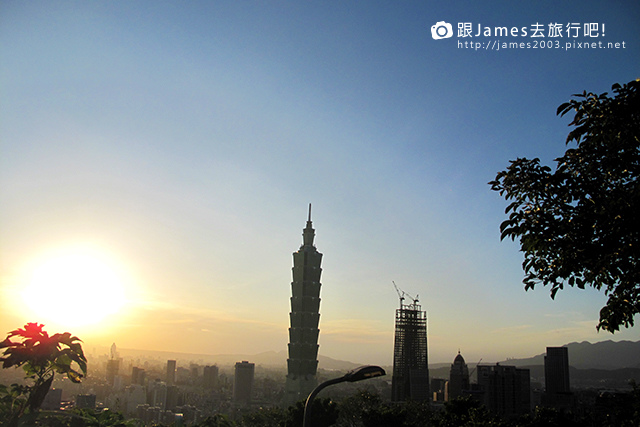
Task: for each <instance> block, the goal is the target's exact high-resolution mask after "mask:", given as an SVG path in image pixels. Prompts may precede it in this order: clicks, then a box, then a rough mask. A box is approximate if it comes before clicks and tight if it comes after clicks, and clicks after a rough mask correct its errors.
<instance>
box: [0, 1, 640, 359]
mask: <svg viewBox="0 0 640 427" xmlns="http://www.w3.org/2000/svg"><path fill="white" fill-rule="evenodd" d="M551 6H553V7H551ZM2 9H3V10H2V13H1V14H0V54H1V55H2V57H3V61H0V79H1V80H2V83H3V84H2V89H0V152H2V156H0V200H1V203H0V327H1V328H2V330H1V331H0V332H5V333H6V332H8V331H11V330H13V329H15V328H18V327H21V326H22V325H24V324H25V323H26V322H39V323H44V324H46V330H48V331H50V332H62V331H66V330H68V331H70V332H72V333H73V334H74V335H77V336H78V337H80V338H81V339H82V340H83V341H84V342H85V345H86V346H87V347H91V346H105V347H108V346H110V345H111V343H113V342H117V343H118V346H119V347H121V348H138V349H141V350H159V351H162V350H164V351H176V352H184V353H198V354H256V353H261V352H265V351H282V350H285V351H286V349H287V343H288V338H289V337H288V327H289V324H288V323H289V317H288V313H289V311H290V307H289V298H290V296H291V295H290V292H291V288H290V283H291V267H292V265H291V249H292V248H293V247H295V246H294V245H298V244H299V241H300V227H299V224H300V218H303V217H305V216H306V209H307V206H308V203H310V202H311V203H313V209H314V225H315V226H316V228H317V229H318V230H321V232H319V233H318V236H317V239H316V240H317V244H318V247H320V248H322V253H323V254H324V257H323V265H322V268H323V273H322V284H323V287H322V304H321V308H320V310H321V313H322V316H321V318H320V324H319V329H320V336H319V346H320V347H319V353H320V354H321V355H325V356H328V357H332V358H334V359H340V360H349V361H354V362H359V363H364V364H367V363H370V364H380V365H385V366H389V365H391V364H392V358H393V345H394V338H393V334H394V312H395V309H396V307H397V297H396V293H395V290H394V287H393V284H392V281H395V282H396V283H397V284H398V286H399V287H400V288H402V289H405V290H407V291H408V292H409V293H411V294H419V295H420V303H421V305H422V307H423V309H425V310H426V311H427V317H428V319H429V322H428V336H429V342H428V348H429V360H430V361H431V362H432V363H450V361H451V360H452V355H454V356H455V354H456V353H457V351H458V349H461V351H462V353H463V354H464V355H465V359H466V360H467V361H469V362H471V361H476V360H479V359H480V358H484V359H485V360H487V361H498V360H504V359H506V358H509V357H522V356H525V355H531V354H538V353H540V349H544V348H546V347H552V346H559V345H563V344H565V343H569V342H580V341H590V342H599V341H605V340H614V341H619V340H631V341H637V340H639V339H640V332H638V329H637V327H636V328H630V329H625V330H622V331H620V332H619V333H616V334H615V335H611V334H608V333H605V332H600V333H598V332H597V331H596V329H595V325H596V323H597V319H598V313H599V310H600V308H601V307H602V305H603V304H604V302H605V301H606V297H605V296H604V295H603V294H602V293H599V292H597V291H595V290H593V289H586V290H578V289H573V288H568V289H565V290H563V291H561V292H559V293H558V295H557V296H556V298H555V300H551V299H550V297H549V291H548V289H545V288H536V289H535V290H534V291H529V292H525V291H524V285H523V284H522V283H521V281H522V278H523V273H522V270H521V263H522V256H521V254H520V253H519V252H518V246H517V245H516V244H514V243H513V242H510V241H504V242H501V241H500V232H499V225H500V223H501V222H502V221H503V220H504V219H505V215H504V208H505V206H506V203H505V202H504V201H503V200H501V199H500V197H499V196H498V195H497V194H494V193H492V192H491V191H490V188H489V185H487V183H488V182H489V181H490V180H492V179H493V178H494V177H495V174H496V172H497V171H499V170H502V169H504V168H505V167H506V166H507V165H508V162H509V160H513V159H515V158H517V157H524V156H527V157H540V158H541V160H542V162H543V163H545V164H549V165H551V166H553V163H552V162H553V159H554V158H556V157H558V156H560V155H561V154H562V153H563V152H564V151H565V149H566V146H565V144H564V141H565V139H566V136H567V134H568V132H569V131H570V128H569V127H567V124H568V123H569V121H570V118H569V117H563V118H559V117H557V116H556V115H555V112H556V108H557V107H558V105H560V104H562V103H564V102H566V101H568V100H569V99H570V98H571V95H572V94H574V93H581V92H582V91H583V90H586V91H593V92H596V93H602V92H610V89H611V85H612V84H614V83H625V82H628V81H630V80H632V79H635V78H638V77H640V75H638V71H637V70H639V69H640V43H638V34H639V33H638V22H640V19H639V18H640V5H638V4H637V2H632V1H622V2H617V3H616V4H602V3H601V2H597V1H588V2H584V3H581V4H580V6H579V7H578V6H571V5H568V4H556V3H555V2H554V3H552V2H546V1H542V2H536V3H533V4H527V5H525V6H522V5H516V4H513V3H511V2H506V1H504V2H499V3H498V4H497V5H496V6H495V7H493V8H491V10H489V8H487V7H486V5H482V4H477V3H475V2H470V3H464V5H463V6H462V5H460V4H458V5H452V4H440V5H430V4H429V5H427V4H424V3H423V2H417V1H408V2H406V3H403V5H402V7H400V6H397V5H396V4H395V3H375V4H371V3H356V2H350V1H347V2H340V3H332V4H327V3H323V2H308V3H305V5H300V4H295V3H287V2H278V3H273V4H262V3H244V4H239V3H237V2H215V3H211V2H198V1H196V2H193V3H190V4H189V5H188V6H185V5H182V4H180V5H179V4H178V3H173V2H163V3H156V2H146V1H139V2H124V1H112V2H67V1H59V2H54V3H49V2H47V3H38V2H28V3H27V2H21V1H6V2H3V8H2ZM492 10H495V12H494V11H492ZM438 22H447V23H450V24H452V28H453V34H452V37H450V38H446V39H441V40H436V39H434V37H433V34H432V26H434V25H435V24H436V23H438ZM552 23H559V24H562V29H563V31H564V32H563V33H562V34H563V35H564V37H563V38H562V41H566V40H569V39H570V40H571V41H579V42H585V41H587V40H591V39H594V40H596V39H597V40H602V41H604V42H614V43H621V42H625V47H624V48H619V49H577V48H576V49H574V48H568V49H555V48H552V49H547V48H545V49H519V50H516V49H511V50H509V49H502V50H499V51H494V50H486V49H485V50H475V49H470V48H460V47H459V46H458V41H461V40H463V38H462V37H461V36H458V25H457V24H463V26H464V24H471V25H472V28H473V30H474V31H473V35H474V36H475V32H476V28H477V27H478V25H479V24H480V25H482V26H483V27H484V26H486V27H489V28H490V29H493V28H495V27H505V28H512V27H513V28H518V29H520V28H522V27H526V28H528V29H530V28H531V27H532V26H534V25H535V24H539V25H542V26H543V28H544V29H545V36H546V37H545V40H546V41H552V40H551V39H550V38H549V37H548V36H547V35H548V33H547V30H549V28H551V27H549V25H550V24H552ZM572 23H577V24H580V25H578V27H577V28H578V30H579V31H580V35H579V37H575V38H574V37H572V36H571V34H570V33H567V31H573V30H574V29H575V28H576V27H575V26H572V25H569V24H572ZM585 23H586V24H590V23H593V24H596V23H597V24H598V27H597V28H598V31H599V32H601V33H598V37H597V38H596V37H595V36H594V34H591V33H590V35H589V36H585V35H584V31H585V28H588V29H589V31H591V30H592V29H593V27H592V26H588V27H585V26H584V24H585ZM567 25H568V27H567ZM549 31H550V30H549ZM517 34H518V35H517V37H516V36H511V35H508V36H507V35H502V37H501V40H502V41H512V42H516V41H517V42H520V41H524V42H533V41H536V40H535V39H534V38H532V37H531V35H530V34H529V35H528V36H523V35H522V32H521V31H518V32H517ZM489 39H490V40H491V41H494V40H495V41H497V40H498V39H497V38H496V37H491V38H489V37H487V40H484V39H482V38H478V39H473V41H478V42H480V41H489ZM465 41H466V40H465ZM553 41H555V40H553ZM563 46H564V45H563Z"/></svg>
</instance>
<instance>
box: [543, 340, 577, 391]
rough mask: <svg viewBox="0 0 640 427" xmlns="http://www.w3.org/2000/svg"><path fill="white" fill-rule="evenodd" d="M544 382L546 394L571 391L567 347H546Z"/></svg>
mask: <svg viewBox="0 0 640 427" xmlns="http://www.w3.org/2000/svg"><path fill="white" fill-rule="evenodd" d="M544 382H545V391H546V392H547V393H548V394H554V393H570V392H571V388H570V386H569V349H568V348H567V347H547V355H546V356H545V357H544Z"/></svg>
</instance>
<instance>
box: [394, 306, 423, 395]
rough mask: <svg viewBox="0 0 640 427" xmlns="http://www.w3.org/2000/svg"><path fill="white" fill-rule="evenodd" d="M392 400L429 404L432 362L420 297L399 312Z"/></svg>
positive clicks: (401, 307)
mask: <svg viewBox="0 0 640 427" xmlns="http://www.w3.org/2000/svg"><path fill="white" fill-rule="evenodd" d="M391 400H392V401H394V402H404V401H407V400H415V401H430V400H431V396H430V395H429V360H428V354H427V312H426V311H422V307H421V306H420V305H419V304H418V300H417V298H416V299H414V300H413V302H412V303H411V304H404V297H401V298H400V308H399V309H397V310H396V331H395V341H394V347H393V378H392V379H391Z"/></svg>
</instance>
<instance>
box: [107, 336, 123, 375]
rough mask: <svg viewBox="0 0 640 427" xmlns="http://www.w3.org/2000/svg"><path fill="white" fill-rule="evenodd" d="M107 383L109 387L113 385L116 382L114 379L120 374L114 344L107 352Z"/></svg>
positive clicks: (118, 358) (118, 360) (118, 359)
mask: <svg viewBox="0 0 640 427" xmlns="http://www.w3.org/2000/svg"><path fill="white" fill-rule="evenodd" d="M106 371H107V383H109V385H114V384H115V382H116V377H117V376H118V373H119V372H120V357H119V355H118V350H117V348H116V343H113V344H112V345H111V350H110V351H109V360H107V369H106Z"/></svg>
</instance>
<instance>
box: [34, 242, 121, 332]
mask: <svg viewBox="0 0 640 427" xmlns="http://www.w3.org/2000/svg"><path fill="white" fill-rule="evenodd" d="M22 299H23V300H24V302H25V304H26V305H27V307H28V308H29V309H30V310H32V311H33V315H34V316H36V318H35V320H37V321H38V322H42V323H47V322H49V323H54V324H57V325H60V326H64V327H69V328H72V327H82V326H90V325H96V324H98V323H99V322H101V321H103V320H105V319H106V318H107V317H108V316H110V315H113V314H115V313H117V312H118V311H119V310H120V309H121V308H122V306H123V305H124V303H125V292H124V284H123V279H122V277H120V274H119V273H118V269H117V268H116V267H115V265H114V264H113V263H110V261H109V260H108V259H107V258H106V257H104V256H101V255H100V254H96V253H94V252H92V251H88V250H74V251H72V252H65V253H62V254H57V255H55V256H52V257H49V258H47V259H45V260H44V261H42V262H41V263H40V264H39V265H38V266H37V267H36V268H35V269H34V271H33V274H32V275H31V280H30V281H29V283H28V285H27V286H26V287H25V288H24V289H23V291H22Z"/></svg>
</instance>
